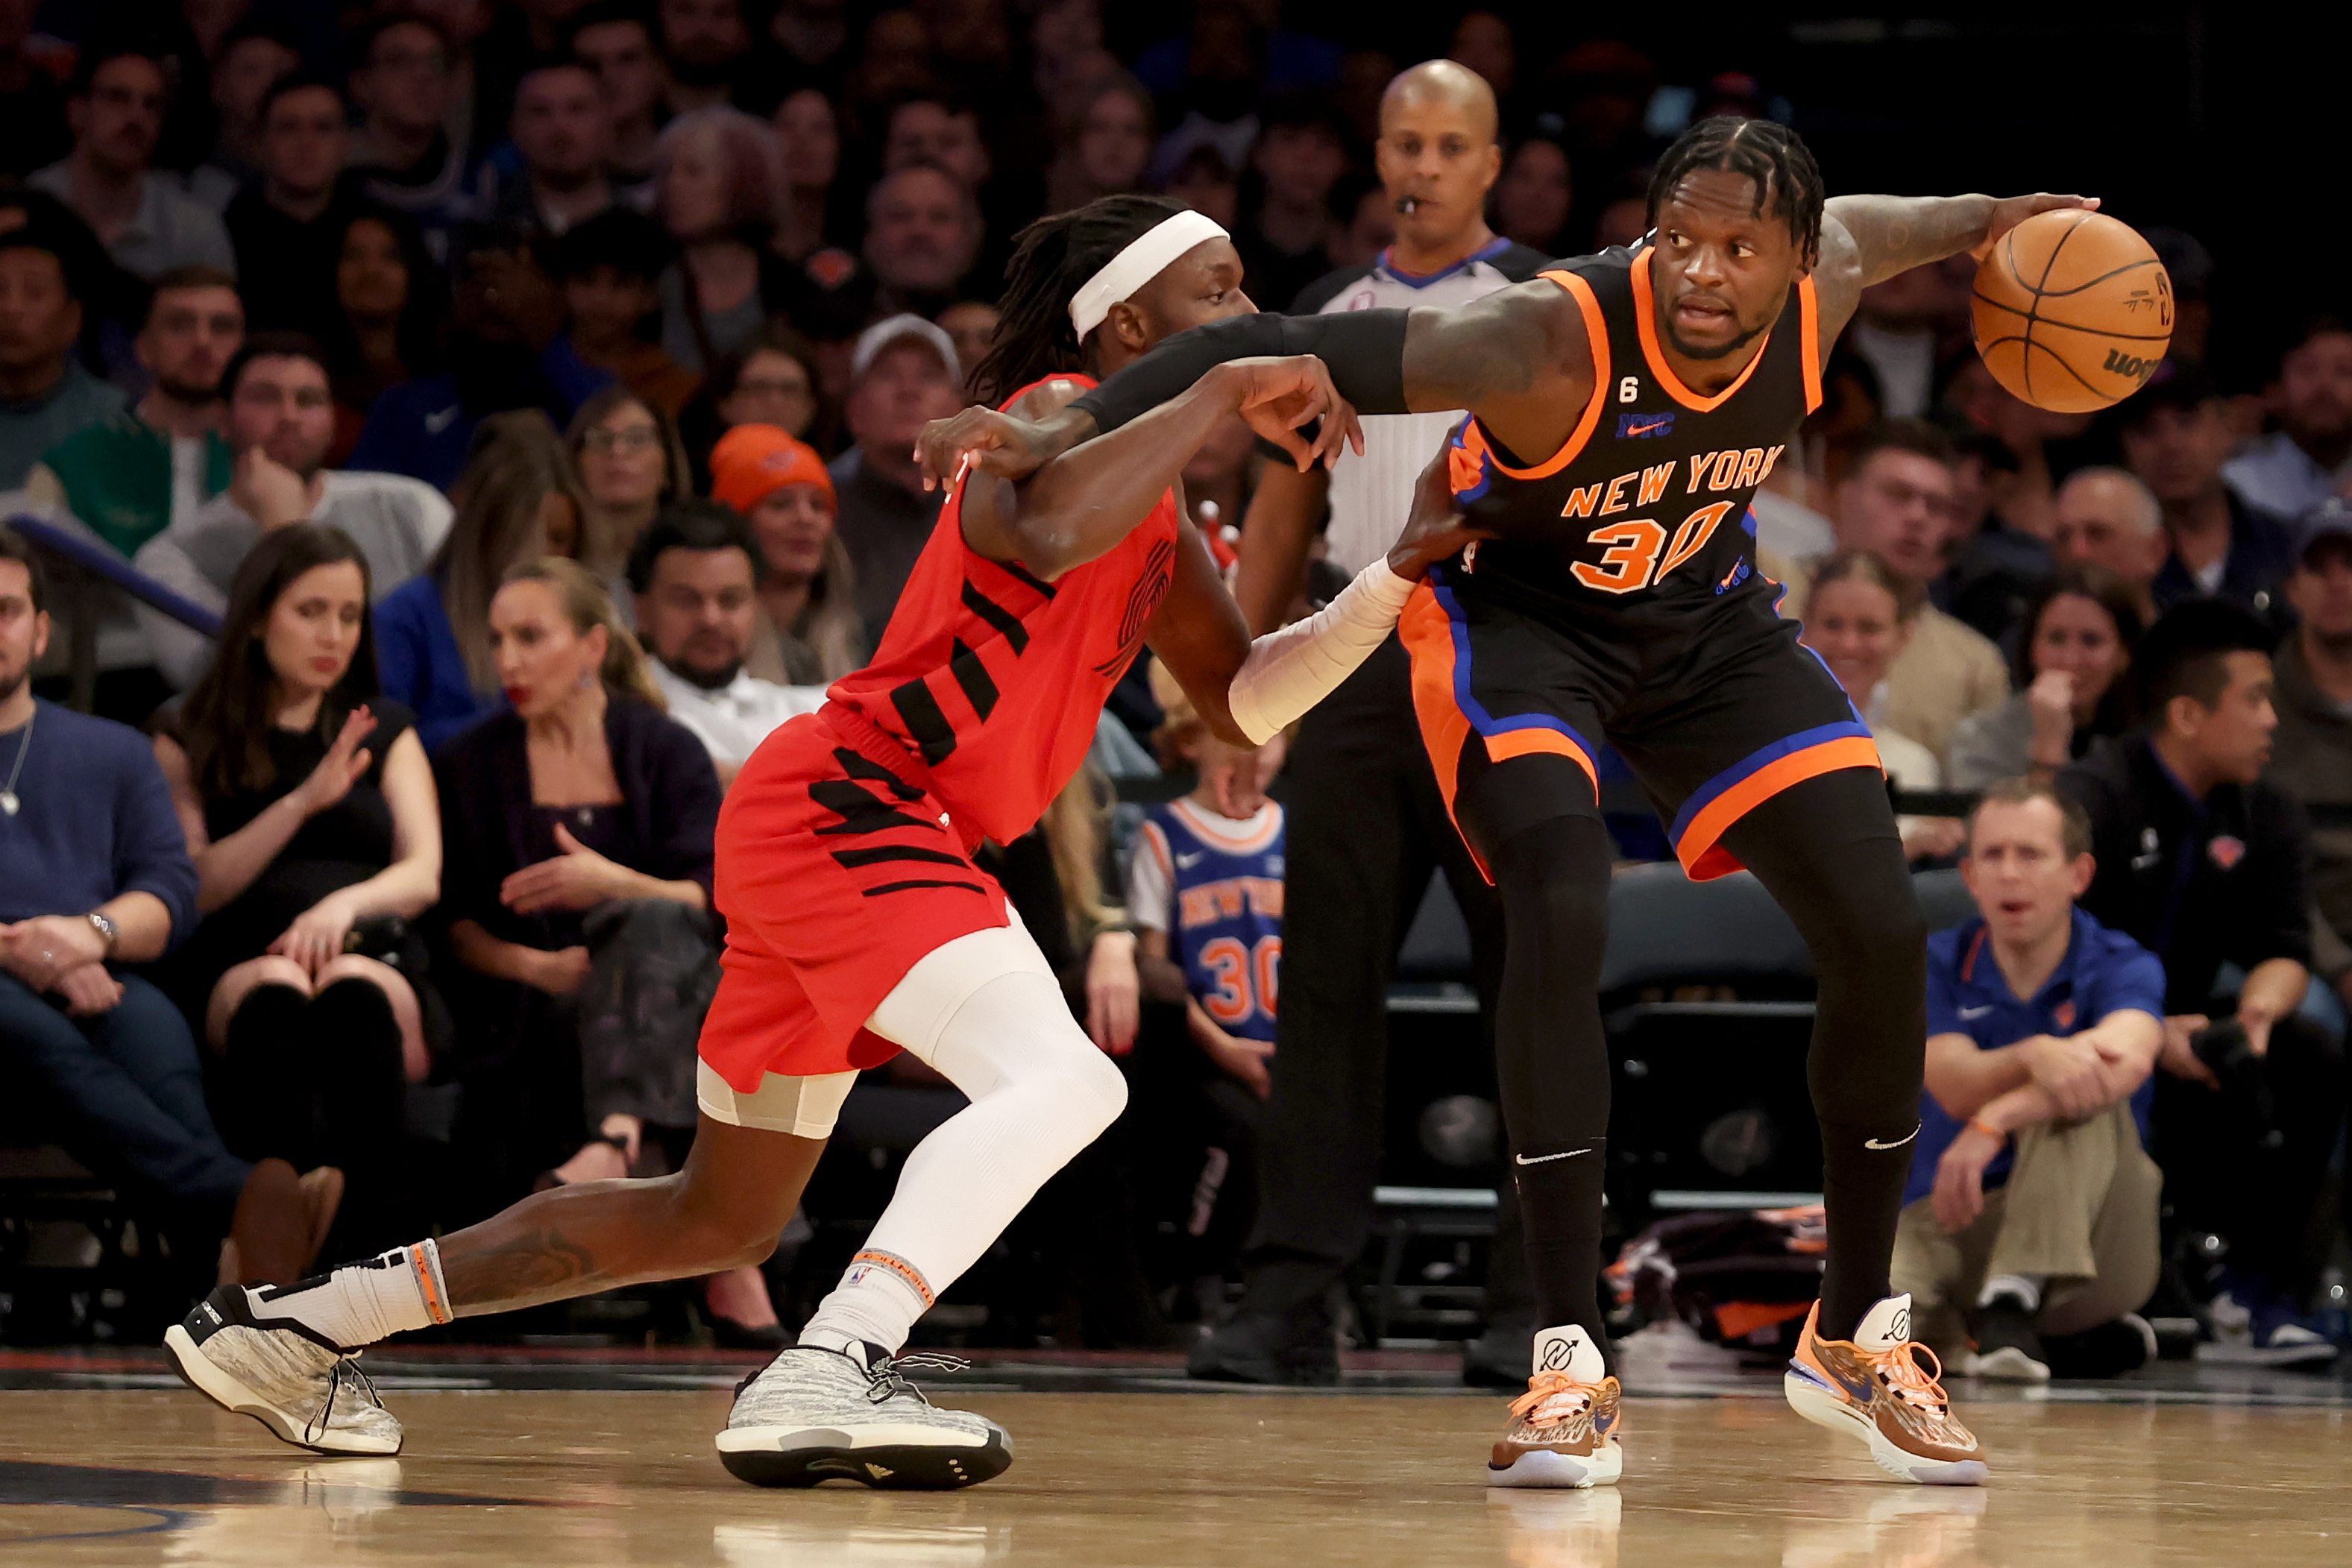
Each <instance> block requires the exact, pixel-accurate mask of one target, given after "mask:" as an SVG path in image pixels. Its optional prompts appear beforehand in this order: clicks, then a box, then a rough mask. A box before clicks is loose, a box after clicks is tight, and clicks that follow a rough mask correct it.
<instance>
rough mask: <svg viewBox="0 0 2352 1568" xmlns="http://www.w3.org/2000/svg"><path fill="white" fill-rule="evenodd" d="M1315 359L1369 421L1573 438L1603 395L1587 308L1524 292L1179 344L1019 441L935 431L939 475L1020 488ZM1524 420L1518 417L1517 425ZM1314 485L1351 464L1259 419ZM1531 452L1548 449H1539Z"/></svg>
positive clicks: (976, 414) (1231, 322)
mask: <svg viewBox="0 0 2352 1568" xmlns="http://www.w3.org/2000/svg"><path fill="white" fill-rule="evenodd" d="M1299 354H1311V355H1314V356H1315V357H1316V358H1318V359H1319V360H1321V361H1323V362H1324V363H1325V364H1326V365H1328V366H1329V367H1330V373H1331V380H1332V382H1333V384H1334V385H1335V386H1336V387H1337V388H1338V389H1339V396H1340V397H1341V398H1343V399H1345V400H1346V401H1347V402H1349V404H1350V405H1351V406H1352V407H1354V408H1355V409H1356V410H1357V411H1358V412H1359V413H1431V412H1438V411H1443V410H1448V409H1457V408H1466V409H1469V410H1471V411H1472V412H1474V413H1477V414H1479V415H1480V416H1482V417H1486V416H1488V415H1491V414H1497V413H1499V414H1501V415H1503V416H1504V417H1505V419H1506V420H1507V422H1508V423H1510V424H1512V425H1513V426H1514V427H1517V426H1519V425H1520V424H1521V423H1524V421H1525V419H1526V417H1527V416H1528V415H1530V414H1531V415H1533V416H1534V418H1535V419H1536V421H1537V422H1538V423H1540V422H1542V421H1544V420H1547V419H1555V418H1559V417H1560V416H1559V411H1560V410H1562V409H1565V410H1568V411H1569V413H1567V414H1566V416H1565V418H1564V420H1563V421H1562V423H1560V425H1559V431H1558V432H1557V434H1566V433H1567V430H1568V428H1569V426H1570V425H1571V424H1573V423H1574V422H1575V412H1574V411H1576V410H1579V409H1581V408H1582V407H1583V405H1584V402H1585V401H1586V400H1587V399H1588V398H1589V397H1591V392H1592V364H1591V347H1590V339H1589V337H1588V335H1587V333H1586V331H1585V327H1584V319H1583V316H1582V315H1581V313H1580V310H1579V308H1578V307H1577V305H1576V302H1575V301H1574V300H1573V299H1572V298H1570V296H1569V295H1568V294H1567V293H1566V292H1564V291H1563V290H1561V289H1560V288H1559V287H1556V286H1554V285H1552V284H1549V283H1543V282H1537V283H1528V284H1519V285H1517V286H1516V287H1511V288H1506V289H1502V290H1499V291H1498V292H1496V293H1494V294H1490V295H1488V296H1486V298H1483V299H1480V300H1476V301H1475V302H1473V303H1471V304H1468V305H1465V306H1460V307H1458V308H1454V309H1450V310H1435V309H1418V310H1353V311H1346V312H1342V313H1339V314H1337V315H1330V316H1268V315H1255V316H1235V317H1231V318H1229V319H1225V320H1223V321H1215V322H1212V323H1210V324H1209V325H1207V326H1205V327H1195V328H1192V329H1191V330H1189V331H1184V332H1179V333H1177V334H1176V335H1175V336H1174V337H1172V338H1169V339H1167V340H1164V341H1163V342H1161V343H1160V345H1159V346H1158V347H1157V348H1155V349H1153V350H1151V352H1150V353H1148V354H1146V355H1144V356H1143V358H1141V359H1140V360H1138V361H1135V362H1134V363H1133V364H1130V365H1129V366H1127V367H1126V368H1125V369H1123V370H1121V371H1118V373H1117V374H1116V375H1113V376H1112V377H1111V378H1110V379H1109V380H1108V381H1106V382H1103V384H1102V385H1101V386H1098V387H1097V388H1096V389H1095V390H1094V391H1092V392H1087V394H1085V395H1084V396H1082V397H1080V398H1078V399H1077V400H1076V402H1073V403H1071V404H1070V405H1069V407H1068V408H1067V409H1066V410H1064V411H1063V412H1062V413H1059V414H1057V415H1055V417H1053V418H1051V419H1048V420H1045V421H1044V422H1043V423H1038V424H1034V425H1031V426H1027V427H1026V428H1024V429H1023V430H1021V431H1018V432H1014V431H1010V430H1005V429H1002V428H997V427H993V426H992V425H991V424H990V423H988V421H987V420H985V419H984V418H983V417H982V415H983V413H984V411H980V410H971V411H967V412H966V413H962V414H959V415H958V416H956V418H955V419H953V420H949V421H944V422H942V423H940V424H935V425H933V426H931V427H929V429H927V430H926V431H925V432H924V439H923V441H922V443H921V444H920V445H919V447H918V448H917V455H918V456H919V458H920V459H921V461H922V465H923V469H924V472H925V474H926V476H928V477H929V478H930V479H932V480H945V479H948V478H950V477H951V476H953V475H954V474H955V472H956V470H957V468H958V466H959V465H961V462H962V460H963V459H964V457H965V456H967V455H971V456H972V457H973V458H974V460H975V462H977V463H978V464H979V465H981V466H982V467H984V468H986V469H988V470H989V471H992V472H994V473H998V474H1000V475H1002V476H1004V477H1007V478H1019V477H1020V476H1023V475H1024V474H1027V473H1029V472H1031V471H1033V470H1034V469H1035V468H1037V467H1038V466H1039V465H1042V464H1044V463H1045V462H1047V461H1049V460H1051V459H1052V458H1053V457H1054V456H1055V455H1057V454H1060V453H1063V452H1066V451H1069V450H1070V449H1072V448H1073V447H1075V446H1076V445H1077V444H1080V443H1081V442H1084V441H1086V440H1087V439H1088V438H1090V437H1092V436H1095V435H1097V434H1108V433H1109V432H1112V431H1116V430H1118V429H1121V428H1122V427H1124V426H1126V425H1128V424H1129V423H1133V422H1134V421H1136V420H1138V419H1140V418H1142V417H1143V416H1144V415H1145V414H1147V413H1150V412H1151V411H1152V410H1154V409H1156V408H1160V407H1161V406H1163V405H1165V404H1167V403H1169V402H1172V401H1174V400H1175V399H1176V398H1179V397H1181V396H1182V395H1183V394H1184V392H1186V391H1188V390H1189V389H1190V388H1191V387H1192V386H1193V385H1194V384H1195V383H1196V382H1199V380H1200V379H1201V378H1202V376H1203V375H1205V374H1207V373H1208V372H1209V371H1211V370H1212V369H1213V368H1214V367H1215V366H1217V365H1220V364H1223V363H1226V362H1228V361H1234V360H1237V359H1242V358H1245V357H1250V356H1264V355H1281V356H1288V355H1299ZM1515 416H1517V417H1515ZM1244 417H1248V418H1250V427H1251V428H1252V429H1253V430H1255V432H1256V433H1257V434H1260V435H1262V436H1265V438H1266V439H1267V440H1268V441H1271V442H1273V443H1274V444H1276V445H1277V446H1280V447H1282V448H1283V449H1284V450H1285V451H1286V452H1288V453H1289V454H1290V455H1291V459H1292V461H1293V462H1294V463H1296V464H1297V465H1298V467H1299V469H1300V470H1301V471H1302V472H1303V471H1304V470H1306V469H1307V468H1308V467H1310V466H1312V465H1314V464H1315V463H1318V462H1328V461H1331V460H1334V459H1336V458H1337V457H1338V455H1339V444H1340V441H1339V435H1338V434H1335V433H1334V432H1332V431H1331V430H1329V429H1328V428H1327V429H1325V430H1323V431H1321V432H1320V433H1318V434H1309V433H1308V432H1307V431H1306V430H1305V429H1304V428H1303V427H1302V426H1300V425H1293V424H1285V423H1281V422H1280V421H1271V420H1265V419H1261V418H1256V417H1251V416H1250V415H1249V413H1248V411H1246V410H1245V411H1244ZM1536 449H1538V448H1537V447H1536V446H1535V445H1534V444H1532V443H1531V444H1529V446H1528V450H1536Z"/></svg>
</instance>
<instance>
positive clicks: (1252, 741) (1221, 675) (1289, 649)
mask: <svg viewBox="0 0 2352 1568" xmlns="http://www.w3.org/2000/svg"><path fill="white" fill-rule="evenodd" d="M1486 537H1487V536H1486V534H1484V533H1483V532H1481V531H1479V530H1477V529H1474V528H1465V526H1464V525H1463V520H1462V516H1461V513H1460V512H1459V510H1458V509H1457V508H1456V507H1455V505H1454V493H1453V491H1452V489H1451V488H1450V487H1449V486H1447V484H1446V460H1445V453H1444V450H1443V449H1442V448H1441V449H1440V450H1439V452H1438V455H1437V458H1436V460H1435V461H1434V462H1433V463H1431V464H1430V465H1429V466H1428V467H1427V468H1426V469H1424V470H1423V472H1422V476H1421V481H1420V483H1419V484H1418V485H1417V486H1415V487H1414V490H1413V501H1412V517H1411V518H1410V519H1409V520H1408V521H1407V522H1406V524H1405V528H1404V532H1403V534H1402V536H1400V537H1399V538H1398V539H1397V542H1396V545H1395V547H1394V548H1393V549H1391V550H1390V551H1389V553H1388V557H1387V559H1384V560H1376V561H1374V562H1373V563H1372V564H1371V565H1370V566H1368V567H1366V568H1365V569H1364V570H1362V571H1361V572H1360V573H1359V574H1357V577H1356V580H1354V581H1353V582H1350V583H1349V585H1348V586H1347V587H1346V588H1345V589H1344V590H1342V591H1340V593H1339V597H1338V598H1337V599H1334V600H1333V601H1331V602H1330V603H1328V604H1327V605H1325V606H1324V607H1323V608H1322V609H1321V610H1320V611H1318V612H1316V613H1315V614H1314V615H1312V616H1309V617H1308V618H1307V619H1306V620H1304V621H1301V622H1298V623H1297V624H1296V625H1293V626H1286V627H1284V628H1282V629H1281V630H1280V631H1276V632H1267V633H1266V634H1265V636H1263V637H1259V638H1257V639H1256V640H1255V641H1252V640H1251V638H1250V635H1249V628H1248V626H1247V624H1246V623H1245V622H1244V621H1243V619H1242V612H1241V608H1240V606H1238V605H1236V604H1235V603H1234V601H1233V598H1232V596H1231V595H1229V594H1227V593H1226V592H1225V590H1224V585H1223V582H1222V581H1221V580H1219V579H1218V577H1217V571H1216V566H1215V563H1214V562H1213V561H1212V560H1211V559H1210V558H1209V552H1208V548H1207V546H1205V545H1204V544H1202V542H1201V538H1200V536H1199V534H1198V533H1197V532H1194V531H1193V530H1192V528H1190V526H1189V525H1188V526H1187V528H1186V529H1185V537H1184V539H1183V541H1182V544H1181V548H1180V549H1179V551H1178V557H1177V570H1176V580H1175V582H1174V583H1173V584H1172V585H1171V590H1170V592H1169V595H1168V598H1167V600H1166V601H1165V602H1163V603H1162V604H1161V606H1160V611H1159V612H1158V613H1157V614H1156V615H1154V616H1153V617H1152V622H1151V624H1150V626H1149V627H1147V628H1146V629H1145V632H1144V638H1145V641H1146V642H1148V643H1150V645H1151V649H1152V652H1154V653H1157V654H1159V655H1160V659H1161V661H1162V662H1163V663H1165V664H1167V665H1168V670H1169V673H1170V674H1172V675H1174V676H1175V677H1176V683H1177V685H1181V686H1182V687H1183V688H1184V695H1186V696H1188V697H1190V698H1192V706H1193V707H1194V708H1195V709H1196V710H1197V711H1198V712H1199V713H1200V715H1201V717H1202V719H1203V720H1204V721H1205V722H1206V723H1207V724H1208V726H1209V727H1210V729H1211V730H1212V731H1213V732H1214V733H1215V735H1216V736H1217V737H1218V738H1219V739H1221V740H1224V741H1228V742H1230V743H1232V744H1234V745H1239V746H1263V745H1265V743H1266V742H1267V741H1269V740H1271V739H1273V738H1274V737H1275V736H1276V735H1277V734H1279V733H1281V732H1282V731H1283V730H1284V729H1286V728H1287V727H1289V726H1290V725H1291V724H1292V723H1293V722H1294V721H1296V720H1297V718H1298V717H1299V716H1300V715H1302V714H1304V713H1305V712H1306V711H1307V709H1308V708H1311V707H1313V706H1315V705H1316V704H1317V703H1318V702H1321V701H1322V700H1323V699H1324V698H1325V697H1327V696H1328V695H1331V693H1332V692H1334V691H1335V690H1337V689H1338V688H1339V684H1340V683H1341V682H1343V681H1345V680H1346V679H1347V678H1348V677H1349V675H1351V674H1354V673H1355V672H1356V668H1357V666H1358V665H1360V664H1362V663H1363V662H1364V660H1365V659H1366V658H1368V657H1369V656H1370V653H1371V652H1372V650H1373V649H1375V648H1377V647H1379V646H1380V645H1381V643H1383V642H1386V641H1387V640H1388V635H1389V633H1390V632H1391V631H1392V630H1393V629H1394V628H1395V626H1396V619H1397V615H1398V612H1401V611H1402V610H1403V608H1404V602H1405V600H1406V599H1407V598H1408V597H1410V596H1411V594H1412V590H1413V586H1414V585H1415V584H1416V583H1418V582H1419V581H1420V580H1422V578H1423V577H1424V576H1425V575H1427V573H1428V571H1429V569H1430V567H1432V566H1433V565H1434V564H1435V563H1437V562H1438V561H1442V560H1445V559H1449V558H1451V557H1453V556H1454V555H1457V554H1459V553H1460V552H1461V550H1462V549H1463V548H1464V547H1465V546H1466V545H1468V544H1469V543H1471V542H1472V541H1473V540H1475V539H1480V538H1486Z"/></svg>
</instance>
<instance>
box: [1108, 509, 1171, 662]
mask: <svg viewBox="0 0 2352 1568" xmlns="http://www.w3.org/2000/svg"><path fill="white" fill-rule="evenodd" d="M1175 560H1176V547H1175V546H1174V545H1173V544H1171V543H1170V542H1169V541H1168V540H1166V539H1161V540H1160V541H1159V542H1158V543H1156V544H1154V545H1153V546H1152V547H1151V555H1150V559H1146V560H1145V561H1144V563H1143V573H1142V575H1141V576H1139V577H1138V578H1137V579H1136V580H1135V586H1134V587H1133V588H1132V589H1130V590H1129V591H1128V595H1127V610H1126V612H1124V613H1123V614H1121V615H1120V616H1119V618H1118V653H1113V654H1112V655H1111V656H1110V657H1109V658H1108V659H1106V660H1104V661H1103V662H1102V663H1101V664H1097V665H1096V666H1095V674H1098V675H1101V676H1103V677H1104V678H1105V679H1108V680H1116V679H1118V675H1119V674H1120V673H1121V672H1122V671H1124V670H1125V669H1126V668H1127V662H1128V661H1129V659H1132V658H1134V657H1135V650H1136V648H1137V646H1138V645H1139V644H1140V643H1142V641H1143V629H1144V628H1145V627H1146V626H1148V625H1150V623H1151V616H1152V613H1153V612H1155V611H1157V610H1158V609H1159V608H1160V601H1161V600H1163V599H1165V598H1167V597H1168V585H1169V584H1170V583H1171V581H1173V580H1174V579H1175V576H1176V574H1175V572H1174V571H1172V570H1170V569H1171V567H1172V566H1173V565H1174V563H1175Z"/></svg>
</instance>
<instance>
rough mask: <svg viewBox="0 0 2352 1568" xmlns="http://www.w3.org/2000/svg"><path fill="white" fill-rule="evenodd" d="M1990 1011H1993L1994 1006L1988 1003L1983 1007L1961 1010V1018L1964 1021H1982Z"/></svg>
mask: <svg viewBox="0 0 2352 1568" xmlns="http://www.w3.org/2000/svg"><path fill="white" fill-rule="evenodd" d="M1990 1011H1992V1004H1991V1003H1990V1002H1987V1003H1985V1004H1984V1006H1982V1007H1978V1008H1962V1009H1960V1016H1961V1017H1962V1018H1964V1019H1980V1018H1982V1017H1984V1016H1985V1014H1987V1013H1989V1012H1990Z"/></svg>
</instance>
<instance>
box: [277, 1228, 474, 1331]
mask: <svg viewBox="0 0 2352 1568" xmlns="http://www.w3.org/2000/svg"><path fill="white" fill-rule="evenodd" d="M245 1299H246V1302H247V1310H248V1311H250V1312H252V1313H253V1316H254V1319H255V1321H256V1322H263V1323H267V1322H270V1321H271V1320H273V1319H276V1320H278V1321H280V1322H295V1323H299V1324H300V1325H301V1326H302V1327H304V1328H306V1329H309V1330H310V1332H311V1333H314V1334H316V1335H318V1337H320V1339H323V1340H326V1341H327V1342H329V1343H331V1344H333V1345H336V1346H337V1347H339V1348H341V1349H343V1350H357V1349H358V1348H359V1347H360V1346H362V1345H363V1344H373V1343H375V1342H376V1341H378V1340H380V1339H385V1338H389V1337H390V1336H391V1335H393V1334H396V1333H406V1332H407V1331H409V1330H411V1329H421V1328H426V1327H429V1326H430V1325H432V1324H434V1323H446V1322H449V1320H450V1319H452V1318H454V1317H456V1316H457V1312H456V1311H455V1310H454V1309H453V1308H452V1307H451V1306H450V1304H449V1287H448V1286H447V1285H446V1284H445V1283H444V1282H443V1281H442V1279H441V1249H439V1248H438V1247H436V1245H435V1244H434V1243H432V1242H430V1241H419V1242H417V1243H416V1244H415V1246H413V1247H395V1248H394V1249H392V1250H391V1251H389V1252H386V1253H383V1255H382V1256H380V1257H375V1258H371V1259H369V1260H367V1261H366V1262H364V1263H352V1264H347V1265H346V1266H344V1267H343V1268H341V1269H337V1270H334V1271H333V1272H332V1273H331V1274H327V1275H325V1276H323V1277H320V1278H315V1279H310V1280H303V1281H299V1282H297V1283H295V1284H291V1285H288V1286H285V1287H284V1288H283V1289H280V1288H279V1287H278V1286H274V1285H271V1286H264V1287H262V1288H260V1289H258V1290H256V1289H251V1288H248V1289H247V1291H246V1292H245Z"/></svg>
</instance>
